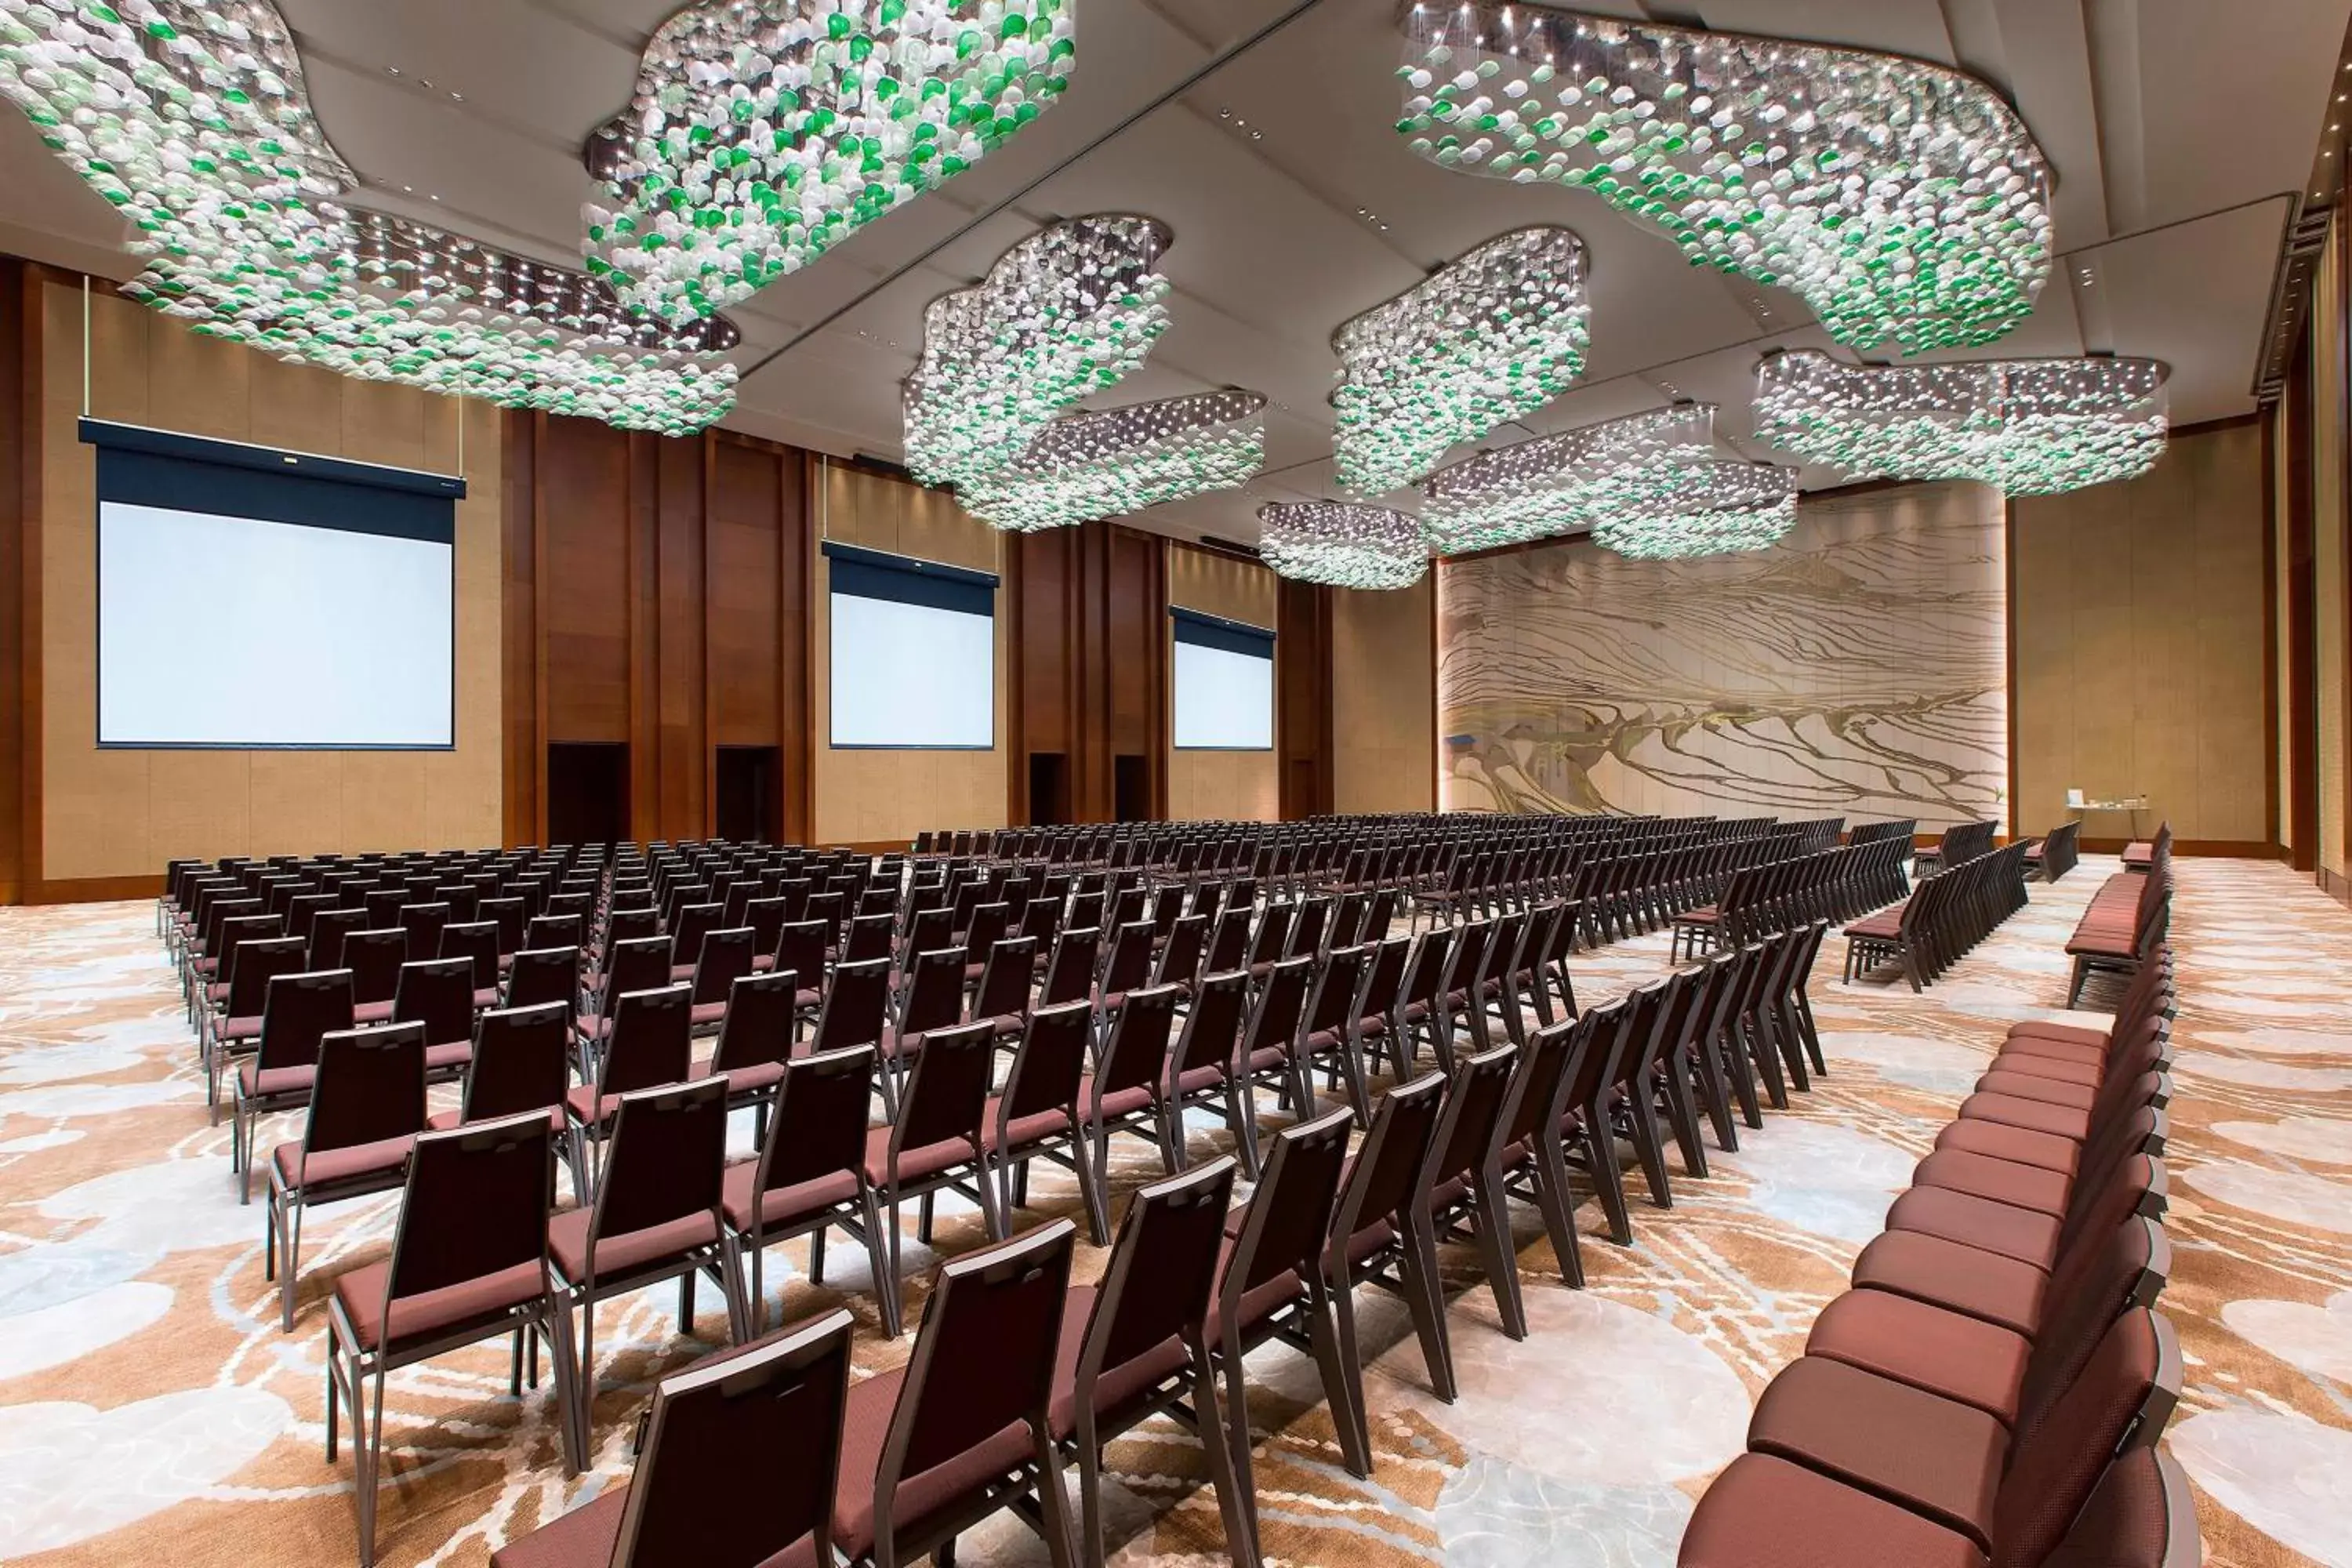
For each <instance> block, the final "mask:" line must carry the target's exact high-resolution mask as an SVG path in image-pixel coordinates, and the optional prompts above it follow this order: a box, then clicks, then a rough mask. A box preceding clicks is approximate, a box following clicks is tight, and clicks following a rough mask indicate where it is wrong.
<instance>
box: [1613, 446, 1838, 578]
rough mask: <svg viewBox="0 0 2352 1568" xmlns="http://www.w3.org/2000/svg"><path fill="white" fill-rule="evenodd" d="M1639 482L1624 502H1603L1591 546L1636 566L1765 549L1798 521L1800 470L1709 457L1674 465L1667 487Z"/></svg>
mask: <svg viewBox="0 0 2352 1568" xmlns="http://www.w3.org/2000/svg"><path fill="white" fill-rule="evenodd" d="M1796 521H1797V470H1796V469H1795V468H1790V467H1788V466H1786V465H1784V464H1780V463H1749V462H1743V461H1741V460H1739V459H1738V458H1707V459H1706V460H1704V461H1701V462H1696V463H1677V464H1675V465H1673V466H1672V474H1671V482H1669V483H1664V484H1660V483H1656V482H1654V476H1653V477H1652V478H1650V479H1636V480H1635V481H1634V482H1633V484H1631V485H1630V486H1628V487H1627V491H1626V494H1625V496H1624V499H1623V500H1622V502H1620V503H1617V504H1611V503H1610V502H1608V501H1607V500H1604V501H1603V502H1602V503H1601V513H1600V515H1599V516H1598V517H1596V518H1595V519H1594V521H1593V524H1592V542H1594V543H1595V544H1598V545H1600V546H1601V547H1602V548H1603V549H1606V550H1613V551H1615V552H1617V553H1618V554H1620V555H1626V556H1631V557H1633V559H1635V560H1640V561H1682V560H1690V559H1693V558H1696V557H1698V556H1702V555H1723V554H1728V553H1731V552H1737V551H1748V550H1763V549H1766V548H1768V547H1769V546H1770V545H1772V544H1774V543H1776V542H1779V541H1780V537H1781V536H1782V535H1783V534H1785V533H1787V532H1788V531H1789V530H1790V528H1791V527H1793V526H1795V524H1796Z"/></svg>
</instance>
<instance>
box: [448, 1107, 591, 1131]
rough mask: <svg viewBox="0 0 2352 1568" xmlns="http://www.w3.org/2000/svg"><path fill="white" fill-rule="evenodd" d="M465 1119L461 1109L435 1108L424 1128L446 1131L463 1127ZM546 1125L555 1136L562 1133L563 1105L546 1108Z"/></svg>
mask: <svg viewBox="0 0 2352 1568" xmlns="http://www.w3.org/2000/svg"><path fill="white" fill-rule="evenodd" d="M466 1121H467V1117H466V1113H465V1112H464V1111H463V1110H436V1111H435V1112H434V1113H433V1114H432V1115H430V1116H428V1117H426V1118H425V1131H428V1132H446V1131H449V1129H451V1128H452V1127H463V1126H464V1125H465V1124H466ZM547 1126H548V1131H551V1132H552V1133H554V1134H555V1135H556V1136H557V1137H562V1135H563V1107H562V1106H560V1105H556V1106H551V1107H549V1108H548V1112H547Z"/></svg>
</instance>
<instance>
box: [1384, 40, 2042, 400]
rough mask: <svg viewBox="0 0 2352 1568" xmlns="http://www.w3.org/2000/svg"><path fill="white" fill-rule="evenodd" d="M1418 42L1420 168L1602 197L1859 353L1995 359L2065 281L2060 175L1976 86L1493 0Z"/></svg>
mask: <svg viewBox="0 0 2352 1568" xmlns="http://www.w3.org/2000/svg"><path fill="white" fill-rule="evenodd" d="M1402 27H1403V30H1404V33H1405V36H1406V38H1407V40H1408V43H1407V47H1406V50H1405V58H1404V62H1403V64H1402V67H1401V68H1400V69H1399V75H1400V76H1401V77H1402V79H1403V85H1404V112H1403V114H1402V117H1401V118H1400V119H1399V120H1398V121H1397V129H1398V131H1399V132H1402V134H1404V135H1405V136H1407V137H1408V138H1410V139H1411V141H1412V147H1413V150H1414V151H1415V152H1417V153H1421V154H1422V155H1423V157H1426V158H1429V159H1431V160H1433V162H1435V163H1441V164H1443V165H1444V166H1445V167H1447V168H1454V169H1461V170H1464V171H1466V172H1469V173H1473V174H1489V175H1493V176H1495V177H1497V178H1501V179H1509V180H1517V181H1523V182H1525V181H1538V180H1541V181H1549V182H1552V183H1555V184H1563V185H1569V186H1575V187H1581V188H1583V189H1586V190H1590V191H1592V192H1595V193H1597V194H1598V195H1601V196H1602V197H1604V198H1606V199H1607V200H1608V201H1609V202H1610V203H1611V204H1612V205H1614V206H1616V207H1617V209H1618V210H1619V211H1621V212H1623V213H1625V214H1627V215H1629V216H1633V217H1635V218H1638V219H1640V220H1642V221H1643V222H1644V223H1647V224H1650V225H1652V226H1654V227H1656V228H1658V229H1659V230H1661V231H1662V232H1664V234H1666V235H1667V236H1668V237H1671V238H1672V239H1674V241H1675V243H1676V244H1677V245H1679V246H1680V247H1682V250H1683V254H1684V255H1685V257H1687V258H1689V259H1690V260H1691V262H1692V263H1693V264H1694V265H1699V266H1710V267H1715V268H1720V269H1721V270H1723V271H1726V272H1736V273H1738V274H1740V275H1742V276H1744V277H1747V278H1749V279H1753V280H1755V281H1756V282H1759V283H1768V284H1777V285H1779V286H1780V287H1783V288H1787V289H1792V290H1794V291H1795V292H1796V293H1797V294H1799V295H1801V297H1802V298H1803V299H1804V300H1805V302H1806V304H1807V305H1809V306H1811V309H1812V310H1813V313H1814V314H1815V315H1816V316H1818V317H1819V318H1820V319H1821V321H1822V325H1823V326H1824V327H1825V328H1827V329H1828V331H1829V333H1830V335H1831V336H1832V338H1834V339H1835V340H1836V341H1838V342H1842V343H1845V344H1848V345H1850V346H1852V347H1855V348H1864V349H1866V348H1873V347H1875V346H1877V345H1878V344H1880V343H1883V342H1888V341H1889V340H1892V341H1894V342H1896V343H1899V344H1900V345H1901V346H1902V348H1903V349H1904V350H1905V351H1906V352H1907V353H1920V352H1922V351H1924V350H1928V349H1937V348H1949V347H1955V346H1967V345H1975V344H1980V343H1988V342H1993V341H1994V340H1996V339H1998V338H2000V337H2001V336H2002V335H2003V334H2005V333H2007V332H2008V331H2010V330H2011V328H2013V327H2015V326H2016V325H2017V323H2018V322H2020V321H2023V320H2024V319H2025V317H2026V316H2027V314H2028V313H2030V312H2031V311H2032V309H2033V300H2034V296H2035V295H2036V294H2038V293H2039V292H2040V291H2041V289H2042V283H2043V282H2044V281H2045V280H2046V279H2047V278H2048V277H2049V273H2050V259H2051V237H2050V193H2051V189H2052V178H2051V173H2050V167H2049V164H2048V163H2047V162H2046V161H2045V160H2044V159H2043V157H2042V151H2041V149H2040V148H2039V147H2038V146H2036V145H2035V144H2034V142H2033V138H2032V135H2031V134H2030V133H2029V132H2027V131H2026V129H2025V126H2024V124H2023V123H2022V122H2021V121H2020V120H2019V119H2018V118H2017V116H2016V114H2015V113H2013V112H2012V111H2011V109H2010V107H2009V105H2008V104H2007V103H2005V102H2003V101H2002V100H2001V99H2000V95H1999V94H1998V93H1996V92H1995V91H1994V90H1993V89H1991V88H1990V87H1988V86H1986V85H1985V84H1984V83H1983V82H1981V81H1979V80H1977V79H1975V78H1973V77H1970V76H1968V75H1965V74H1963V73H1961V72H1959V71H1956V70H1952V69H1949V68H1945V67H1941V66H1934V65H1928V64H1927V63H1925V62H1923V61H1919V60H1913V59H1906V58H1899V57H1896V56H1893V55H1882V54H1874V53H1869V52H1866V51H1863V50H1857V49H1837V48H1824V47H1819V46H1815V45H1810V44H1795V43H1787V42H1782V41H1779V40H1774V39H1767V38H1753V37H1738V36H1734V35H1729V34H1718V33H1708V32H1701V31H1697V30H1695V29H1692V28H1685V27H1673V26H1660V25H1657V24H1654V23H1646V22H1643V23H1628V22H1622V21H1617V20H1614V19H1612V18H1609V17H1603V16H1587V15H1583V14H1580V13H1577V12H1573V11H1563V10H1554V9H1551V8H1549V7H1545V6H1537V5H1496V4H1492V3H1491V0H1479V3H1477V4H1463V5H1443V4H1423V5H1414V6H1412V8H1411V10H1410V11H1409V12H1408V13H1407V14H1406V15H1405V16H1404V19H1403V21H1402Z"/></svg>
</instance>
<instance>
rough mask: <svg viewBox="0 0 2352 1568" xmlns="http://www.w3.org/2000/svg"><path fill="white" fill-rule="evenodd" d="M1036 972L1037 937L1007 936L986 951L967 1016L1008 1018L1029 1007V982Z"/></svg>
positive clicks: (1023, 1011) (1025, 1010)
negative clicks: (976, 988) (977, 986)
mask: <svg viewBox="0 0 2352 1568" xmlns="http://www.w3.org/2000/svg"><path fill="white" fill-rule="evenodd" d="M1036 973H1037V939H1036V938H1035V937H1034V936H1008V937H1006V938H1005V939H1004V940H1003V941H1002V942H998V943H997V944H996V945H995V946H994V947H992V948H990V949H989V950H988V962H987V963H985V964H983V965H982V967H981V972H980V989H979V990H978V991H977V992H976V993H974V994H973V996H972V1002H971V1016H973V1017H975V1018H1008V1017H1013V1016H1016V1015H1018V1014H1022V1013H1025V1012H1027V1011H1028V1010H1029V982H1030V981H1031V980H1033V979H1034V978H1035V976H1036Z"/></svg>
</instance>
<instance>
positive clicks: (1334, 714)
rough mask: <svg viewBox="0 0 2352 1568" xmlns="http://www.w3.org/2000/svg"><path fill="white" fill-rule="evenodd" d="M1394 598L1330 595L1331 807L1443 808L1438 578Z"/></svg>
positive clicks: (1349, 593)
mask: <svg viewBox="0 0 2352 1568" xmlns="http://www.w3.org/2000/svg"><path fill="white" fill-rule="evenodd" d="M1439 570H1442V568H1437V567H1433V568H1432V569H1431V571H1430V574H1429V575H1428V576H1425V577H1423V579H1422V580H1421V581H1420V582H1418V583H1416V584H1413V585H1412V587H1410V588H1406V589H1402V590H1400V591H1397V592H1394V593H1372V592H1369V591H1359V590H1355V589H1347V588H1341V589H1337V590H1334V591H1333V593H1332V595H1331V733H1332V737H1333V740H1334V742H1335V746H1336V750H1337V753H1338V754H1337V755H1335V756H1334V757H1333V758H1332V759H1331V808H1332V809H1333V810H1334V811H1339V812H1380V811H1429V810H1432V809H1433V808H1434V807H1435V805H1436V804H1437V725H1436V719H1437V656H1436V647H1435V644H1434V642H1433V626H1432V624H1431V617H1432V616H1434V615H1435V614H1436V610H1437V573H1438V571H1439Z"/></svg>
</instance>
